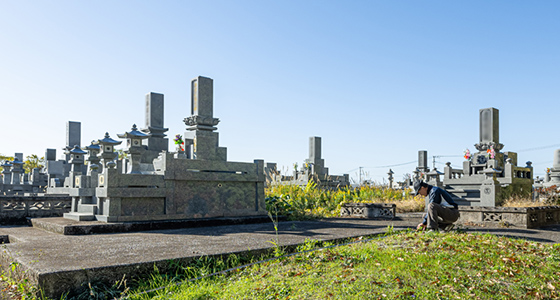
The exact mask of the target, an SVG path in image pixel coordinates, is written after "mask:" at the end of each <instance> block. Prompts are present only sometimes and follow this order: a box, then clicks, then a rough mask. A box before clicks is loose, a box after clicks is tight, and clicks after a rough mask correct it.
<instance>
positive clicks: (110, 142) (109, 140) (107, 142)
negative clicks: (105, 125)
mask: <svg viewBox="0 0 560 300" xmlns="http://www.w3.org/2000/svg"><path fill="white" fill-rule="evenodd" d="M121 143H122V141H115V140H113V139H112V138H110V137H109V133H108V132H105V137H104V138H103V139H102V140H97V142H96V144H101V145H113V146H114V145H120V144H121Z"/></svg>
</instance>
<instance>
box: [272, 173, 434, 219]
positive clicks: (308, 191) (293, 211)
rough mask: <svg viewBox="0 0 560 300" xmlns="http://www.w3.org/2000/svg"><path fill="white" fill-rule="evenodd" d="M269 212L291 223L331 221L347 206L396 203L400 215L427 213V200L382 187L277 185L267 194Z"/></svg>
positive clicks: (407, 192)
mask: <svg viewBox="0 0 560 300" xmlns="http://www.w3.org/2000/svg"><path fill="white" fill-rule="evenodd" d="M265 194H266V202H267V209H268V211H269V212H271V213H273V214H276V213H277V214H280V215H286V216H288V217H289V218H290V219H296V220H302V219H311V218H328V217H337V216H339V215H340V208H341V207H342V205H344V204H346V203H352V202H355V203H364V202H374V203H394V204H396V205H397V212H400V213H403V212H417V211H424V198H423V197H414V196H413V195H411V194H410V191H408V190H405V191H403V190H394V189H389V188H385V187H380V186H361V187H356V188H352V187H343V188H340V189H338V190H325V189H321V188H318V187H317V185H316V184H315V183H314V182H312V181H310V182H309V183H308V184H307V186H305V187H299V186H296V185H275V186H270V187H268V188H267V189H266V190H265Z"/></svg>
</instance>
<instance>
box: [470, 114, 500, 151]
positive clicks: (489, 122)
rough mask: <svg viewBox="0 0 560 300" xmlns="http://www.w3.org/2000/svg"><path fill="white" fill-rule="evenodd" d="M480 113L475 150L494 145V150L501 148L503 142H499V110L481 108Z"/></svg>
mask: <svg viewBox="0 0 560 300" xmlns="http://www.w3.org/2000/svg"><path fill="white" fill-rule="evenodd" d="M479 113H480V120H479V124H480V128H479V133H480V142H479V143H478V144H475V145H474V146H475V147H476V149H477V150H479V151H486V150H488V149H489V148H490V146H492V147H494V150H495V151H496V152H498V151H500V150H502V148H503V147H504V145H503V144H500V111H499V110H498V109H497V108H493V107H490V108H483V109H481V110H480V111H479Z"/></svg>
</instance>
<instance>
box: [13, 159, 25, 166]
mask: <svg viewBox="0 0 560 300" xmlns="http://www.w3.org/2000/svg"><path fill="white" fill-rule="evenodd" d="M12 165H23V161H21V160H18V158H17V157H14V160H13V161H12Z"/></svg>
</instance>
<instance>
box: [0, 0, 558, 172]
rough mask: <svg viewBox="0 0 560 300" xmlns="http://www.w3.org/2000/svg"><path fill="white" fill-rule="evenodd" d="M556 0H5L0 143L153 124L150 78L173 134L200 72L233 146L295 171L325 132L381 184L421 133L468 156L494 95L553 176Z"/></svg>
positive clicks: (341, 153)
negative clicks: (147, 107)
mask: <svg viewBox="0 0 560 300" xmlns="http://www.w3.org/2000/svg"><path fill="white" fill-rule="evenodd" d="M559 15H560V2H559V1H511V0H508V1H373V0H368V1H358V0H356V1H329V0H321V1H319V0H308V1H271V0H258V1H257V0H255V1H245V0H239V1H231V0H225V1H139V0H135V1H63V0H58V1H23V0H22V1H9V0H0V42H1V44H0V45H1V47H0V99H1V100H0V101H1V106H0V107H1V114H0V120H1V124H2V130H0V153H2V154H5V155H13V153H14V152H23V153H24V155H29V154H32V153H35V154H39V155H40V156H43V155H44V153H45V149H46V148H56V149H57V156H60V155H61V154H62V150H61V148H63V147H64V146H65V139H66V136H65V135H66V122H67V121H79V122H81V126H82V145H83V146H84V145H86V144H89V142H90V141H91V140H94V139H100V138H103V135H104V133H105V132H106V131H107V132H109V134H110V135H111V136H112V137H113V138H115V139H116V138H117V137H116V135H117V133H124V132H125V131H128V130H129V129H130V128H131V126H132V124H134V123H136V124H137V125H138V126H139V127H144V125H145V123H144V122H145V121H144V120H145V116H144V97H145V94H147V93H149V92H158V93H163V94H164V95H165V126H166V127H168V128H169V131H168V137H169V138H170V144H171V143H172V142H171V140H172V139H173V137H174V135H175V134H178V133H181V134H182V133H183V132H184V131H185V127H186V126H185V124H184V123H183V121H182V120H183V119H184V118H185V117H187V116H189V115H190V98H189V97H190V80H191V79H193V78H195V77H196V76H206V77H210V78H212V79H214V116H215V117H217V118H220V120H221V122H220V124H219V125H218V132H219V133H220V145H221V146H225V147H227V148H228V160H231V161H248V162H251V161H253V159H264V160H265V161H267V162H276V163H278V166H279V168H281V169H284V170H287V169H291V168H292V164H293V163H295V162H297V163H298V164H299V165H301V163H302V162H303V160H304V159H306V158H307V157H308V144H309V142H308V140H309V137H311V136H320V137H322V140H323V144H322V148H323V158H324V159H325V164H326V166H327V167H329V169H330V173H331V174H333V175H339V174H343V173H348V174H350V176H351V177H353V178H357V177H358V168H359V167H364V169H363V170H364V175H363V176H364V177H365V178H369V179H372V180H375V181H378V182H382V181H383V179H384V178H386V176H387V175H386V173H387V171H388V169H389V167H386V166H389V165H399V164H404V163H409V164H406V165H402V166H395V167H392V169H393V171H395V177H396V179H397V180H401V179H402V177H403V174H404V173H411V171H412V170H413V169H414V167H415V166H416V160H417V153H418V150H421V149H423V150H428V155H429V156H430V164H431V160H432V159H431V157H432V156H434V155H438V156H450V157H439V158H436V166H437V167H438V168H439V169H440V170H442V169H443V166H444V163H445V162H446V161H450V162H452V164H453V165H454V166H456V167H460V166H461V164H462V161H463V158H462V157H460V156H462V154H463V151H464V150H465V149H466V148H469V149H470V150H471V151H474V150H475V149H474V146H473V144H475V143H477V142H478V141H479V136H478V135H479V130H478V124H479V123H478V122H479V120H478V112H479V109H481V108H486V107H495V108H498V109H499V110H500V142H501V143H503V144H504V145H505V147H504V150H506V151H508V150H509V151H518V152H519V164H520V165H524V162H525V161H528V160H530V161H533V163H534V167H535V175H541V176H542V175H543V174H544V172H545V169H546V168H547V167H551V166H552V160H553V151H554V149H557V148H560V138H559V134H558V132H559V129H558V128H559V127H558V124H557V122H558V116H559V112H560V109H559V108H560V34H559V33H560V17H558V16H559ZM171 146H172V145H171ZM173 148H174V147H173ZM535 148H539V149H535Z"/></svg>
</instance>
